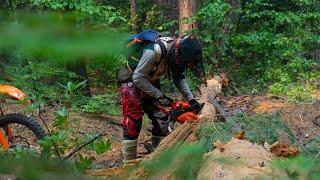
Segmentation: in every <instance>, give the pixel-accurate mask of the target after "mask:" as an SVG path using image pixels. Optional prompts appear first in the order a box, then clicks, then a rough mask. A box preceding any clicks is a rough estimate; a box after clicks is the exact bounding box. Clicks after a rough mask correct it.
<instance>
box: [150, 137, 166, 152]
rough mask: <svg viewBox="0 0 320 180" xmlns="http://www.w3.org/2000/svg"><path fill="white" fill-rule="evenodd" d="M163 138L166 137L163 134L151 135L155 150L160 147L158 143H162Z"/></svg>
mask: <svg viewBox="0 0 320 180" xmlns="http://www.w3.org/2000/svg"><path fill="white" fill-rule="evenodd" d="M163 138H164V137H162V136H152V137H151V144H152V149H153V150H155V149H156V148H157V147H158V145H159V144H160V142H161V140H162V139H163Z"/></svg>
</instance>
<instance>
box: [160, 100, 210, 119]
mask: <svg viewBox="0 0 320 180" xmlns="http://www.w3.org/2000/svg"><path fill="white" fill-rule="evenodd" d="M196 106H197V105H196V104H195V105H193V106H191V104H190V103H189V102H188V101H175V102H172V103H171V106H170V107H169V108H165V107H159V109H160V110H161V111H163V112H165V113H166V114H168V115H169V120H170V121H173V122H179V123H181V124H182V123H184V122H186V121H194V120H198V119H199V118H198V117H197V114H198V113H199V112H200V111H201V110H202V108H203V106H204V103H202V104H200V107H198V108H196Z"/></svg>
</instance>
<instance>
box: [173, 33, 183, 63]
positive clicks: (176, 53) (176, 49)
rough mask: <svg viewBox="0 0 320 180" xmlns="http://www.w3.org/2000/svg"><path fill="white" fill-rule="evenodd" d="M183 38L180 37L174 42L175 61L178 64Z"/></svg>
mask: <svg viewBox="0 0 320 180" xmlns="http://www.w3.org/2000/svg"><path fill="white" fill-rule="evenodd" d="M181 40H182V38H178V39H177V40H176V42H175V43H174V61H175V63H177V64H180V58H179V48H180V46H181Z"/></svg>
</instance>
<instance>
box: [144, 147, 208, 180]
mask: <svg viewBox="0 0 320 180" xmlns="http://www.w3.org/2000/svg"><path fill="white" fill-rule="evenodd" d="M204 153H205V149H204V148H203V145H202V144H199V143H198V144H191V145H190V144H189V145H187V144H176V145H175V146H174V147H173V148H171V149H168V150H166V151H164V152H163V153H162V154H161V155H160V156H159V157H158V158H156V159H154V160H151V161H148V162H146V163H144V164H141V166H142V167H144V168H145V169H146V171H147V174H148V176H149V178H162V177H164V176H168V175H172V177H173V178H174V179H195V178H196V177H197V173H198V171H199V169H200V167H201V165H202V162H203V154H204Z"/></svg>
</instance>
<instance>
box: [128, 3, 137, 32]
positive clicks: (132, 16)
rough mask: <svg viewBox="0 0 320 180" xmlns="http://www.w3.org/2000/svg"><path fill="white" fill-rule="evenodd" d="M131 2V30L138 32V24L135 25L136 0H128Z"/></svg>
mask: <svg viewBox="0 0 320 180" xmlns="http://www.w3.org/2000/svg"><path fill="white" fill-rule="evenodd" d="M130 4H131V23H132V31H133V33H137V32H138V26H137V21H136V20H137V1H136V0H130Z"/></svg>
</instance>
